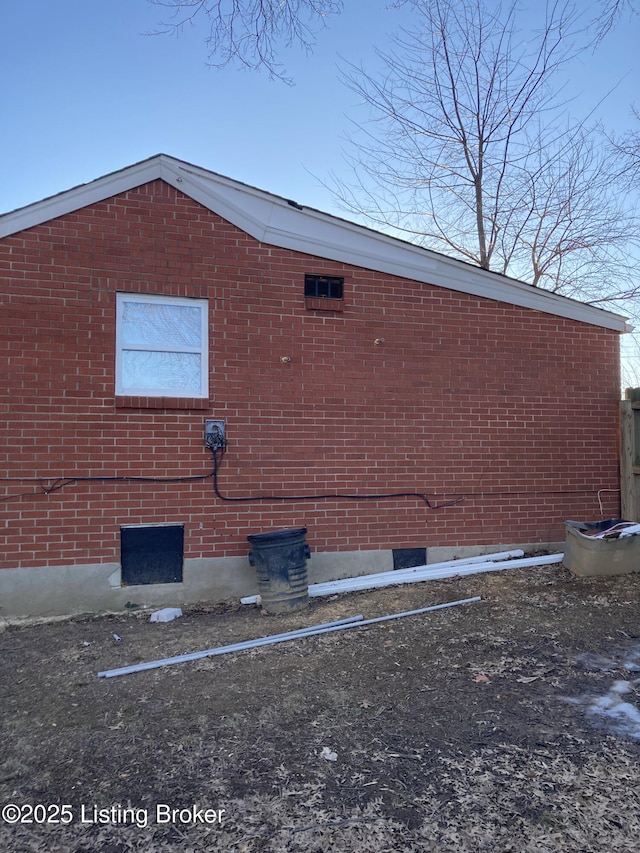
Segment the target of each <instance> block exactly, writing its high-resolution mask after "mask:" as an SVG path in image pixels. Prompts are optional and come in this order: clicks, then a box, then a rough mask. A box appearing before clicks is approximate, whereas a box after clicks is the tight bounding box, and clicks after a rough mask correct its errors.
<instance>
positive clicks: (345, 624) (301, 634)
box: [98, 595, 480, 678]
mask: <svg viewBox="0 0 640 853" xmlns="http://www.w3.org/2000/svg"><path fill="white" fill-rule="evenodd" d="M476 601H480V596H479V595H476V596H474V597H473V598H463V599H460V600H459V601H447V602H445V603H444V604H432V605H431V606H430V607H421V608H419V609H418V610H405V611H404V613H392V614H390V615H388V616H376V617H374V618H373V619H363V618H362V616H355V617H353V618H351V619H339V620H336V622H333V623H332V622H327V623H325V624H324V625H318V626H316V627H315V628H307V629H304V628H302V629H300V630H299V631H290V632H288V634H274V635H272V636H271V637H261V638H260V639H258V640H247V641H246V642H244V643H236V644H235V645H232V646H220V647H219V648H217V649H208V650H207V651H204V652H194V653H193V654H189V655H179V656H177V657H174V658H164V659H163V660H155V661H149V662H148V663H138V664H133V665H132V666H123V667H120V668H119V669H108V670H105V671H103V672H99V673H98V678H114V677H116V676H118V675H129V674H130V673H133V672H142V671H143V670H148V669H158V668H160V667H162V666H171V665H172V664H175V663H186V662H187V661H192V660H198V659H200V658H204V657H213V656H214V655H223V654H229V653H230V652H236V651H245V650H246V649H254V648H258V647H260V646H266V645H275V644H276V643H285V642H287V641H289V640H298V639H302V638H305V637H313V636H317V635H318V634H329V633H331V632H333V631H344V630H345V629H346V628H356V627H361V626H362V627H364V626H365V625H375V624H376V623H378V622H388V621H389V620H391V619H402V618H403V617H405V616H417V615H419V614H421V613H429V612H431V611H432V610H443V609H444V608H446V607H455V606H456V605H458V604H472V603H473V602H476Z"/></svg>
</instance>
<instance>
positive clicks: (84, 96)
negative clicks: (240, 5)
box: [0, 0, 640, 212]
mask: <svg viewBox="0 0 640 853" xmlns="http://www.w3.org/2000/svg"><path fill="white" fill-rule="evenodd" d="M530 2H531V3H532V4H538V3H540V4H541V5H542V2H543V0H530ZM578 2H579V3H581V4H584V3H585V2H586V0H578ZM387 5H388V0H345V7H346V9H345V12H344V13H343V15H341V16H339V17H336V18H331V19H330V20H329V23H328V29H326V30H324V31H321V32H320V33H319V36H318V44H317V47H316V49H315V51H314V53H313V54H312V55H311V56H309V57H307V56H305V55H304V54H303V53H301V52H300V51H298V50H291V51H288V52H285V53H284V59H285V61H286V64H287V67H288V69H289V71H290V72H291V73H292V75H293V76H294V77H295V81H296V84H295V86H293V87H288V86H286V85H284V84H282V83H279V82H273V81H270V80H269V79H268V78H267V76H266V74H256V73H251V72H245V71H239V70H235V69H226V70H224V71H216V70H212V69H210V68H208V67H207V66H206V58H207V51H206V46H205V44H204V37H205V35H206V32H205V29H204V28H203V27H201V28H190V29H187V30H185V31H184V32H183V33H182V34H181V35H180V36H179V37H175V36H168V35H155V36H154V35H146V33H149V32H150V31H153V30H154V29H155V28H157V26H158V24H159V23H160V22H161V21H162V18H163V15H166V14H167V10H163V9H162V8H161V7H159V6H155V5H152V4H151V3H149V2H148V0H24V1H23V2H13V3H5V4H3V10H2V34H1V35H0V40H1V50H0V73H1V75H2V106H3V109H2V115H3V118H4V126H3V129H2V133H1V134H0V169H1V176H0V177H1V181H0V212H6V211H9V210H12V209H14V208H16V207H19V206H21V205H24V204H28V203H30V202H33V201H38V200H39V199H41V198H44V197H46V196H48V195H52V194H54V193H56V192H60V191H62V190H65V189H68V188H70V187H72V186H75V185H77V184H79V183H84V182H86V181H90V180H92V179H94V178H98V177H100V176H101V175H104V174H106V173H108V172H111V171H114V170H116V169H120V168H123V167H125V166H128V165H130V164H132V163H135V162H137V161H139V160H142V159H145V158H146V157H150V156H152V155H154V154H157V153H160V152H162V153H166V154H170V155H172V156H175V157H178V158H181V159H184V160H188V161H190V162H193V163H196V164H197V165H199V166H203V167H205V168H208V169H211V170H213V171H216V172H220V173H222V174H225V175H228V176H229V177H232V178H236V179H238V180H241V181H244V182H246V183H249V184H253V185H255V186H258V187H260V188H262V189H266V190H269V191H271V192H274V193H277V194H280V195H284V196H286V197H290V198H294V199H297V200H299V201H301V202H303V203H305V204H307V205H310V206H313V207H317V208H320V209H323V210H327V211H330V212H331V211H333V212H336V210H337V208H336V207H335V205H334V203H333V201H332V199H331V196H330V194H329V193H328V191H327V190H325V189H324V188H323V187H322V185H321V183H320V181H319V180H318V179H317V177H314V176H318V177H319V178H324V177H326V176H328V175H329V173H331V172H332V171H333V172H338V173H340V172H341V171H344V169H345V167H344V163H343V160H342V153H341V152H342V149H343V148H344V141H343V137H344V134H345V132H346V131H347V130H348V127H349V120H348V118H347V116H349V115H355V116H357V115H358V113H357V108H356V105H355V102H356V96H355V95H354V94H353V93H352V92H350V91H349V90H347V89H346V88H344V87H343V86H342V85H341V84H340V83H339V81H338V75H337V65H338V61H339V56H343V57H346V58H348V59H350V60H351V61H353V62H359V61H360V60H362V61H363V62H364V63H365V64H366V65H368V66H372V63H373V62H374V61H375V57H374V46H380V47H383V48H384V47H385V43H386V42H387V34H388V33H389V32H391V31H393V30H395V29H396V28H397V26H398V24H399V23H401V22H402V21H403V20H404V21H405V22H406V20H407V15H408V11H407V10H406V9H405V10H403V11H401V12H398V11H388V10H387V9H386V7H387ZM639 54H640V19H638V18H636V19H635V21H634V22H633V23H632V24H629V23H627V22H624V23H623V25H621V26H619V27H618V29H617V31H616V32H615V34H614V35H613V36H610V37H609V39H608V41H607V43H606V45H605V46H604V47H603V48H601V49H600V50H599V52H598V53H597V54H596V56H594V57H592V58H588V59H587V60H585V61H584V62H583V63H582V65H581V67H576V69H575V75H574V82H576V83H577V88H576V90H577V91H580V92H582V94H581V100H580V102H579V103H580V104H581V105H582V104H583V105H584V107H585V109H586V108H587V107H588V106H589V105H590V104H595V103H596V102H597V101H598V100H599V99H600V98H601V97H602V96H603V95H604V94H605V93H606V92H607V91H608V90H609V89H610V88H611V87H612V86H614V85H616V84H618V88H617V90H616V91H615V93H614V94H613V95H611V96H610V97H609V99H608V101H607V102H606V104H605V105H604V106H603V107H602V108H601V109H600V115H601V116H602V118H603V119H604V120H605V122H606V123H607V124H609V125H610V126H615V127H616V128H617V129H618V130H620V129H624V128H625V127H631V126H632V119H631V117H630V105H631V103H632V102H633V101H634V99H637V100H638V101H640V98H638V95H637V92H638V82H640V67H639V66H640V61H639Z"/></svg>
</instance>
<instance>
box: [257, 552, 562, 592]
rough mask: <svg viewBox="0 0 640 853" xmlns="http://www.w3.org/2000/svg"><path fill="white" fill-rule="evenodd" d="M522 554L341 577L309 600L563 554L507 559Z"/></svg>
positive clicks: (315, 588) (319, 586) (317, 587)
mask: <svg viewBox="0 0 640 853" xmlns="http://www.w3.org/2000/svg"><path fill="white" fill-rule="evenodd" d="M523 554H524V551H520V550H517V551H499V552H497V553H495V554H485V555H484V556H482V557H469V558H468V559H462V560H448V561H446V562H443V563H431V564H430V565H426V566H414V567H412V568H410V569H395V570H393V571H390V572H378V573H377V574H373V575H358V577H355V578H344V579H342V580H337V581H327V582H325V583H316V584H311V585H310V586H309V597H310V598H313V597H315V596H320V595H335V594H338V593H343V592H357V591H359V590H363V589H377V588H379V587H385V586H393V585H394V584H405V583H421V582H423V581H427V580H438V579H440V578H451V577H457V576H458V575H460V576H463V575H472V574H479V573H480V572H497V571H503V570H504V569H517V568H521V569H523V568H527V567H529V566H544V565H548V564H552V563H560V562H562V558H563V556H564V554H545V555H544V556H541V557H524V558H523V559H508V558H510V557H522V556H523ZM240 601H241V603H242V604H260V601H261V599H260V596H259V595H249V596H246V597H245V598H241V599H240Z"/></svg>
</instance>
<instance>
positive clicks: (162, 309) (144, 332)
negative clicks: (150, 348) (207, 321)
mask: <svg viewBox="0 0 640 853" xmlns="http://www.w3.org/2000/svg"><path fill="white" fill-rule="evenodd" d="M201 318H202V311H201V309H200V308H199V307H196V306H193V307H192V306H190V305H166V304H160V303H154V302H130V301H129V300H127V301H126V302H124V304H123V305H122V342H123V343H124V344H125V345H127V344H129V345H131V344H155V345H162V346H166V347H176V348H178V347H180V346H189V347H199V346H200V344H201V326H200V322H201Z"/></svg>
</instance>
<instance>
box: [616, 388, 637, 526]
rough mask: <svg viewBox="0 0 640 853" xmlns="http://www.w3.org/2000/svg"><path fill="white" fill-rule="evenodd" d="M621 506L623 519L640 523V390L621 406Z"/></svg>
mask: <svg viewBox="0 0 640 853" xmlns="http://www.w3.org/2000/svg"><path fill="white" fill-rule="evenodd" d="M620 504H621V511H622V518H624V519H626V520H627V521H638V522H640V388H627V390H626V393H625V399H624V400H622V401H621V403H620Z"/></svg>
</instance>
